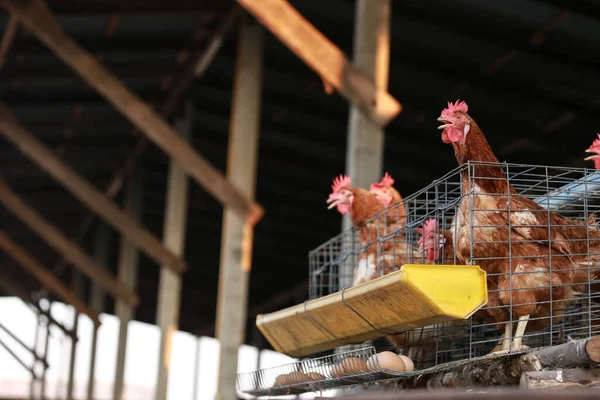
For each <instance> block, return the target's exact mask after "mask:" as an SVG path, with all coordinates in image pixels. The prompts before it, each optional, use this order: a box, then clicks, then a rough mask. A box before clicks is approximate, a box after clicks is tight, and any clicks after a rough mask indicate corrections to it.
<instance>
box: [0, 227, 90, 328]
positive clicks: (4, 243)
mask: <svg viewBox="0 0 600 400" xmlns="http://www.w3.org/2000/svg"><path fill="white" fill-rule="evenodd" d="M0 249H2V250H3V251H4V252H5V253H6V255H8V256H9V257H10V258H12V259H13V260H15V261H16V262H17V263H19V264H21V266H22V267H23V268H25V269H26V270H27V271H28V272H29V273H30V274H32V275H33V276H35V277H36V279H37V280H38V281H39V282H40V283H41V284H42V286H43V287H44V288H46V289H47V290H49V291H51V292H53V293H54V294H56V295H57V296H58V297H59V298H60V299H61V300H63V301H64V302H65V303H68V304H71V305H72V306H73V307H75V309H76V310H77V311H78V312H80V313H83V314H85V315H87V316H88V317H90V318H91V320H92V321H94V324H96V325H100V319H99V318H98V313H97V312H95V311H93V310H91V309H90V308H88V306H87V305H86V304H85V303H84V302H83V301H81V300H79V298H77V296H75V294H73V292H71V290H69V288H67V287H66V286H65V285H63V284H62V282H60V281H59V280H58V279H56V277H55V276H54V275H52V273H51V272H50V271H48V269H46V268H45V267H44V266H43V265H42V264H40V263H39V262H38V261H37V260H36V259H35V258H33V257H32V256H31V255H30V254H29V253H28V252H27V251H26V250H25V249H24V248H22V247H21V246H19V245H18V244H17V243H15V242H14V241H13V240H11V238H10V237H9V236H8V235H7V234H6V232H4V231H2V230H0Z"/></svg>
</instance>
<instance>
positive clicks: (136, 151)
mask: <svg viewBox="0 0 600 400" xmlns="http://www.w3.org/2000/svg"><path fill="white" fill-rule="evenodd" d="M230 15H231V10H230V12H229V13H228V14H227V15H226V17H225V18H224V19H223V20H222V22H221V23H220V24H219V26H220V27H224V28H228V27H229V28H230V26H229V25H228V24H229V23H228V21H229V19H230ZM221 33H223V35H224V34H225V33H226V32H225V30H223V31H222V30H220V29H219V28H217V29H216V30H215V33H213V35H212V36H211V38H210V39H209V40H208V47H207V48H204V49H202V50H198V51H196V52H195V53H194V54H193V55H192V56H191V57H190V58H189V59H188V61H187V62H186V65H184V66H183V67H182V69H181V71H182V72H181V73H180V74H179V75H177V76H176V77H175V78H174V79H173V82H171V86H170V88H169V93H168V94H167V96H166V98H165V100H164V102H163V103H162V105H161V107H160V109H161V115H162V117H163V118H164V119H169V118H170V117H171V116H172V115H173V113H174V112H175V110H177V107H179V105H180V103H181V97H179V96H178V88H179V87H180V86H181V83H180V82H181V81H188V80H187V79H188V78H187V73H188V71H195V78H196V79H197V78H199V77H200V76H201V75H199V74H198V72H199V71H198V69H199V67H200V66H201V64H200V63H202V64H203V65H204V64H206V63H208V62H210V56H209V55H207V51H208V50H210V48H212V46H213V44H212V43H213V42H215V41H217V42H220V41H222V40H223V36H221ZM188 83H189V81H188ZM147 148H148V140H147V139H146V138H145V137H142V138H140V139H139V140H138V142H137V143H136V144H135V145H134V146H133V149H132V151H131V152H130V153H129V155H128V156H127V158H126V160H125V163H124V164H123V167H122V168H121V169H119V170H118V171H117V172H116V173H115V174H114V175H113V178H112V180H111V182H110V184H109V185H108V187H107V189H106V191H105V194H106V196H108V197H109V198H114V197H115V196H116V195H117V194H118V193H119V191H120V190H121V188H122V187H123V182H124V181H125V180H126V177H127V175H130V174H131V171H133V169H134V166H135V164H136V160H137V158H138V157H139V156H140V155H141V154H143V153H144V151H146V149H147ZM93 220H94V214H90V215H88V216H87V217H86V219H84V220H83V222H82V224H81V228H80V229H79V232H78V234H77V242H79V241H80V240H81V239H82V238H83V237H84V236H85V233H86V232H87V230H88V229H89V227H90V226H91V223H92V222H93ZM64 267H65V260H64V259H62V260H59V261H58V262H57V263H56V265H55V266H54V268H53V271H55V272H56V273H58V274H59V275H60V272H61V271H62V270H63V269H64ZM117 365H118V364H117Z"/></svg>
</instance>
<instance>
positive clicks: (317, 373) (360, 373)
mask: <svg viewBox="0 0 600 400" xmlns="http://www.w3.org/2000/svg"><path fill="white" fill-rule="evenodd" d="M375 354H376V353H375V348H374V347H365V348H362V349H359V350H353V351H348V352H344V353H340V354H333V355H328V356H324V357H319V358H313V359H308V360H303V361H297V362H294V363H289V364H285V365H281V366H279V367H273V368H264V369H260V370H257V371H253V372H247V373H241V374H238V376H237V384H238V388H239V390H240V391H241V392H243V393H246V394H249V395H253V396H280V395H286V394H300V393H304V392H309V391H310V392H314V391H319V390H325V389H331V388H340V387H344V386H351V385H356V384H360V383H366V382H375V381H382V380H386V379H394V378H398V376H402V375H406V374H403V373H402V372H398V371H393V370H389V369H385V368H382V367H381V366H380V364H379V362H378V359H377V357H373V356H374V355H375ZM409 375H410V374H409Z"/></svg>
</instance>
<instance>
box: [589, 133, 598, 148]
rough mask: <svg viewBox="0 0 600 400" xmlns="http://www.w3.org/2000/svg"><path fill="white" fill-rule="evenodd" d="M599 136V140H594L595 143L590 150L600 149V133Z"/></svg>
mask: <svg viewBox="0 0 600 400" xmlns="http://www.w3.org/2000/svg"><path fill="white" fill-rule="evenodd" d="M597 135H598V139H594V141H593V142H592V145H591V146H590V148H589V149H588V150H594V149H597V148H598V147H600V133H597Z"/></svg>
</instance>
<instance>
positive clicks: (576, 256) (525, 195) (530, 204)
mask: <svg viewBox="0 0 600 400" xmlns="http://www.w3.org/2000/svg"><path fill="white" fill-rule="evenodd" d="M599 209H600V172H597V171H595V170H587V169H579V168H567V167H551V166H535V165H522V164H509V163H482V162H468V163H467V164H464V165H463V166H461V167H459V168H457V169H455V170H453V171H451V172H449V173H448V174H446V175H445V176H443V177H442V178H440V179H438V180H436V181H434V182H433V183H432V184H430V185H429V186H427V187H425V188H424V189H422V190H421V191H419V192H417V193H415V194H414V195H412V196H410V197H407V198H405V199H403V201H402V202H401V203H396V204H394V205H391V206H390V207H388V208H387V209H385V210H383V211H381V212H379V213H377V214H375V215H373V216H372V217H371V218H370V219H369V220H368V221H366V222H365V223H364V224H363V226H362V227H361V228H360V229H351V230H349V231H346V232H342V233H341V234H340V235H337V236H335V237H334V238H332V239H330V240H329V241H327V242H325V243H324V244H322V245H321V246H319V247H318V248H316V249H314V250H312V251H311V252H310V253H309V286H310V288H309V296H310V298H311V299H314V298H319V297H322V296H326V295H328V294H331V293H334V292H337V291H339V290H342V289H343V288H345V287H349V286H354V285H358V284H360V283H363V282H365V281H368V280H371V279H375V278H377V277H380V276H383V275H386V274H388V273H390V272H392V271H395V270H398V269H400V268H401V266H402V265H403V264H407V263H413V264H450V265H452V264H454V265H469V264H470V265H479V266H480V267H481V268H483V269H484V270H485V271H486V273H487V280H488V296H489V301H488V304H487V305H486V306H485V307H484V308H482V309H481V310H479V311H478V312H477V313H476V314H475V315H474V316H473V317H471V318H470V319H469V320H466V321H456V322H450V323H445V324H441V325H433V326H427V327H424V328H420V329H417V330H414V331H410V332H404V333H402V334H400V335H396V336H394V337H390V339H391V342H392V343H394V344H395V345H396V347H397V348H399V349H400V351H401V352H402V353H404V354H408V355H409V356H411V358H413V357H414V362H415V367H416V368H417V369H424V368H428V367H431V366H434V365H438V364H440V363H445V362H451V361H457V360H464V359H470V358H474V357H481V356H484V355H486V354H488V353H490V352H491V351H492V350H496V351H498V350H504V351H505V352H511V351H517V350H523V349H525V348H527V347H544V346H550V345H556V344H560V343H562V342H564V341H566V340H568V339H569V338H573V339H578V338H585V337H590V336H592V335H594V334H599V333H600V280H599V278H600V227H598V226H597V221H596V216H595V213H596V212H597V211H598V210H599ZM551 315H552V316H553V317H552V318H551V317H550V316H551ZM527 316H528V318H527ZM519 318H520V319H519ZM515 328H516V329H515Z"/></svg>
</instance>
